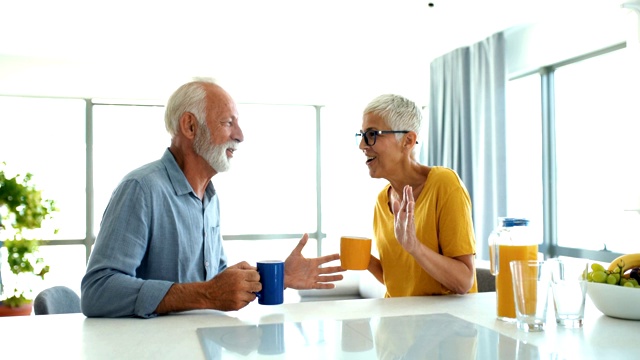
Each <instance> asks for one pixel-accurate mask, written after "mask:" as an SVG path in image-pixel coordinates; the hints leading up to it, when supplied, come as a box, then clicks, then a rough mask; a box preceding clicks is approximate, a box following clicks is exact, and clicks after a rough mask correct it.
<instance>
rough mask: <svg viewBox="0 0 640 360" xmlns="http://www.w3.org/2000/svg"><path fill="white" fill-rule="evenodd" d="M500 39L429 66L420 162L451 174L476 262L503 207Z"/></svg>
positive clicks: (494, 37) (484, 252)
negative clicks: (469, 223)
mask: <svg viewBox="0 0 640 360" xmlns="http://www.w3.org/2000/svg"><path fill="white" fill-rule="evenodd" d="M504 54H505V52H504V34H503V33H502V32H500V33H497V34H494V35H492V36H490V37H488V38H486V39H485V40H483V41H481V42H479V43H476V44H474V45H472V46H469V47H464V48H459V49H456V50H454V51H452V52H450V53H448V54H445V55H443V56H441V57H439V58H437V59H435V60H434V61H433V62H432V63H431V70H430V74H431V84H430V86H431V99H430V103H429V134H428V137H429V141H428V148H427V149H426V155H427V158H426V159H425V150H424V149H423V152H422V153H421V158H420V161H421V162H422V163H425V164H428V165H432V166H433V165H441V166H447V167H450V168H452V169H454V170H455V171H456V172H457V173H458V174H459V175H460V178H461V179H462V181H463V182H464V183H465V185H466V186H467V190H468V191H469V195H470V196H471V202H472V205H473V221H474V227H475V235H476V250H477V258H478V259H485V260H487V259H488V258H489V256H488V246H487V238H488V237H489V234H490V233H491V231H492V230H493V228H494V227H495V225H496V223H497V221H496V219H497V217H498V216H504V214H505V212H506V207H507V205H506V204H507V201H506V195H505V194H506V168H505V166H506V165H505V164H506V159H505V155H506V148H505V143H506V141H505V140H506V139H505V133H506V132H505V102H506V100H505V87H506V69H505V55H504Z"/></svg>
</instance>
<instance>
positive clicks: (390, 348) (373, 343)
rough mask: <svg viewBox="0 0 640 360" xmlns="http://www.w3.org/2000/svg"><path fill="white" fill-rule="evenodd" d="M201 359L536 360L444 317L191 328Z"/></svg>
mask: <svg viewBox="0 0 640 360" xmlns="http://www.w3.org/2000/svg"><path fill="white" fill-rule="evenodd" d="M197 333H198V337H199V340H200V344H201V346H202V349H203V352H204V354H205V357H206V359H259V358H269V359H305V360H308V359H349V360H352V359H356V360H357V359H385V360H386V359H456V360H458V359H502V358H505V359H506V358H508V359H539V358H540V355H539V352H538V348H537V347H535V346H533V345H530V344H527V343H524V342H522V341H518V340H516V339H512V338H510V337H508V336H504V335H501V334H499V333H497V332H495V331H493V330H491V329H488V328H485V327H483V326H480V325H476V324H473V323H471V322H468V321H466V320H462V319H460V318H457V317H455V316H453V315H449V314H430V315H415V316H390V317H373V318H365V319H350V320H332V319H322V320H314V321H305V322H295V323H294V322H287V321H284V317H283V316H282V315H271V316H270V317H268V318H261V319H260V321H259V324H258V325H243V326H229V327H210V328H200V329H198V330H197Z"/></svg>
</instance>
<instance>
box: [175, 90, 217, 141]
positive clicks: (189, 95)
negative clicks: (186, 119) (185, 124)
mask: <svg viewBox="0 0 640 360" xmlns="http://www.w3.org/2000/svg"><path fill="white" fill-rule="evenodd" d="M207 84H213V82H212V81H202V80H198V81H191V82H188V83H186V84H184V85H182V86H180V87H179V88H178V89H177V90H176V91H174V92H173V94H171V97H169V100H168V101H167V107H166V109H165V111H164V124H165V127H166V128H167V131H168V132H169V135H171V137H172V138H173V137H174V136H175V135H176V133H177V132H178V126H179V121H180V117H181V116H182V114H184V113H185V112H190V113H192V114H193V115H195V117H196V119H197V120H198V123H200V124H201V125H205V126H206V122H207V101H206V96H207V91H206V89H205V86H206V85H207Z"/></svg>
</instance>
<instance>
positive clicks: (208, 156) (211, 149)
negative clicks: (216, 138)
mask: <svg viewBox="0 0 640 360" xmlns="http://www.w3.org/2000/svg"><path fill="white" fill-rule="evenodd" d="M198 125H199V126H198V130H197V131H196V138H195V139H194V141H193V150H194V151H195V152H196V154H198V155H200V156H202V158H204V160H205V161H206V162H207V163H209V165H210V166H211V167H212V168H213V169H214V170H215V171H216V172H218V173H221V172H225V171H227V170H229V169H230V168H231V162H230V161H229V158H228V157H227V149H228V148H232V149H235V148H236V143H235V142H234V141H228V142H226V143H224V144H220V145H214V144H211V132H210V131H209V129H208V128H207V127H206V126H205V125H202V124H198Z"/></svg>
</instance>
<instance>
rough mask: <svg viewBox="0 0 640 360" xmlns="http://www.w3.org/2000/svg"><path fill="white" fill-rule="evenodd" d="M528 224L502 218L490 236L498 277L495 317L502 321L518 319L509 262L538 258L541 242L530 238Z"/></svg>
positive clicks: (520, 219) (492, 264) (490, 251)
mask: <svg viewBox="0 0 640 360" xmlns="http://www.w3.org/2000/svg"><path fill="white" fill-rule="evenodd" d="M528 225H529V220H527V219H522V218H506V217H505V218H499V219H498V228H496V229H495V230H494V231H493V232H492V233H491V235H490V236H489V259H490V261H491V273H492V274H493V275H495V276H496V314H497V316H498V319H500V320H505V321H515V319H516V308H515V302H514V300H513V283H512V277H511V269H510V268H509V263H510V262H511V261H513V260H536V259H537V257H538V242H537V241H534V239H533V237H532V236H531V233H530V229H529V227H528Z"/></svg>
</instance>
